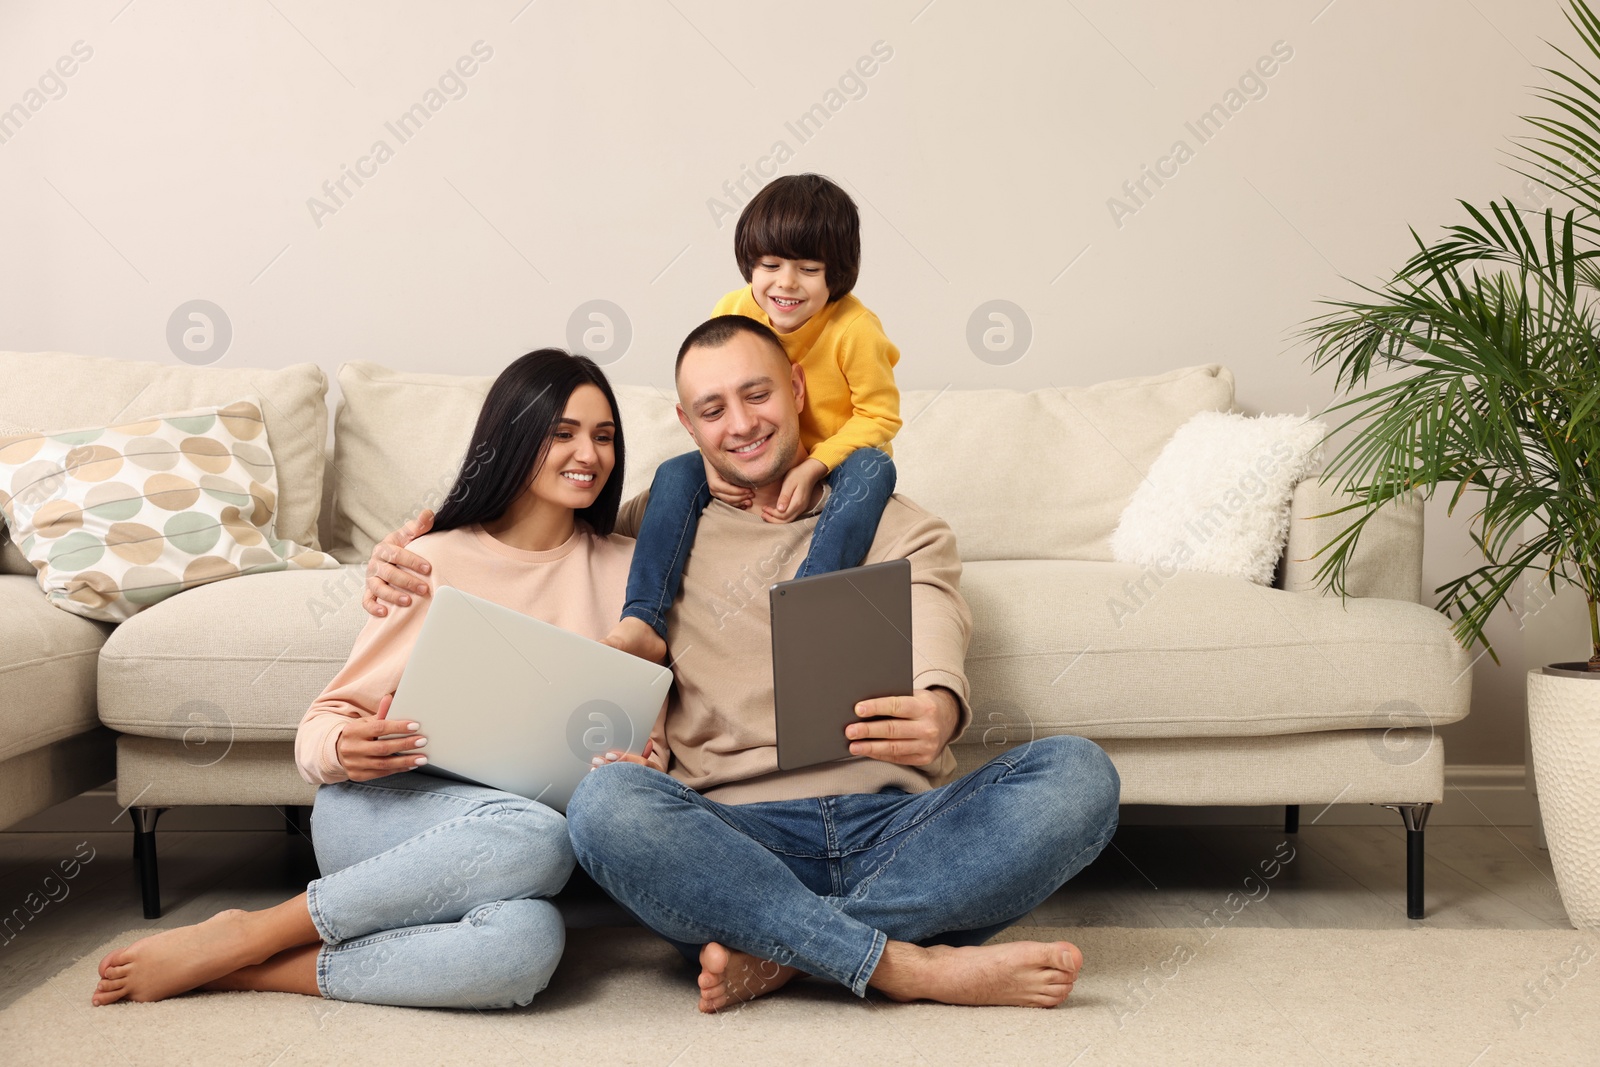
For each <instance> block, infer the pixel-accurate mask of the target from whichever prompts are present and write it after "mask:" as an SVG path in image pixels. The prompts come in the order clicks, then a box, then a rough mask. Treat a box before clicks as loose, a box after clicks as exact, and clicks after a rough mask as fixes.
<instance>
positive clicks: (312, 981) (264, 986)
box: [197, 945, 322, 997]
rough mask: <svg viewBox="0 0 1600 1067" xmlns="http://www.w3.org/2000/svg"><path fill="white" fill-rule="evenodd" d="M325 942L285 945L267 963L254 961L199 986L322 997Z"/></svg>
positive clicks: (218, 989)
mask: <svg viewBox="0 0 1600 1067" xmlns="http://www.w3.org/2000/svg"><path fill="white" fill-rule="evenodd" d="M321 951H322V946H321V945H298V946H296V947H295V948H290V949H285V950H284V951H282V952H280V953H278V954H277V955H276V956H273V957H272V958H271V959H269V960H267V961H266V962H265V963H257V964H252V965H250V966H247V967H240V968H239V969H238V970H237V971H231V972H229V973H228V974H225V975H223V976H222V977H221V978H216V979H213V980H212V981H209V982H206V983H205V984H203V985H201V986H198V987H197V988H199V989H201V990H203V991H205V992H208V993H210V992H237V991H240V990H252V991H255V992H258V993H302V994H304V995H305V996H308V997H319V996H321V995H322V990H321V989H319V988H318V987H317V954H318V953H319V952H321Z"/></svg>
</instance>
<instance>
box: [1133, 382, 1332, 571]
mask: <svg viewBox="0 0 1600 1067" xmlns="http://www.w3.org/2000/svg"><path fill="white" fill-rule="evenodd" d="M1327 432H1328V431H1327V427H1325V426H1324V425H1323V424H1322V423H1320V422H1314V421H1312V420H1311V419H1309V418H1307V417H1306V416H1304V415H1262V416H1259V417H1257V418H1250V417H1247V416H1245V415H1236V414H1226V413H1223V412H1215V411H1202V412H1200V413H1199V414H1198V415H1195V416H1194V417H1193V418H1191V419H1190V420H1189V421H1188V422H1186V423H1184V424H1183V425H1182V426H1180V427H1178V431H1177V433H1175V434H1173V435H1172V439H1171V440H1170V441H1168V442H1167V446H1166V447H1165V448H1164V449H1162V451H1161V455H1160V456H1158V457H1156V461H1155V463H1153V464H1152V465H1151V467H1150V472H1149V474H1148V475H1147V476H1146V477H1145V480H1144V481H1143V482H1141V483H1140V484H1139V488H1138V489H1137V490H1136V491H1135V492H1134V494H1133V499H1132V500H1130V501H1128V506H1127V507H1126V508H1124V509H1123V512H1122V520H1121V522H1119V523H1118V525H1117V529H1116V531H1115V532H1114V533H1113V534H1112V535H1111V557H1112V558H1113V559H1115V560H1116V561H1117V562H1119V563H1136V564H1140V565H1143V566H1156V567H1160V568H1162V569H1163V570H1168V571H1178V570H1190V571H1206V572H1208V573H1211V574H1228V575H1233V576H1235V577H1239V578H1247V579H1249V580H1250V581H1252V582H1256V583H1257V584H1259V585H1270V584H1271V583H1272V573H1273V570H1274V568H1276V566H1277V563H1278V557H1279V556H1280V555H1282V553H1283V546H1284V542H1285V541H1286V540H1287V539H1288V536H1289V498H1290V497H1291V496H1292V495H1293V493H1294V487H1295V484H1296V483H1297V482H1299V481H1301V480H1302V479H1304V478H1305V477H1306V476H1307V475H1308V474H1310V473H1311V471H1312V470H1314V469H1315V468H1316V465H1317V464H1318V463H1319V462H1320V461H1321V459H1322V441H1323V438H1324V437H1326V436H1327Z"/></svg>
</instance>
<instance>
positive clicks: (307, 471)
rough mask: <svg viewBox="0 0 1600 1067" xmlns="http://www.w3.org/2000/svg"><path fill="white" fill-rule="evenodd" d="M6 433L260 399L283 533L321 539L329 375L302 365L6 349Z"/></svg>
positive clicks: (2, 397)
mask: <svg viewBox="0 0 1600 1067" xmlns="http://www.w3.org/2000/svg"><path fill="white" fill-rule="evenodd" d="M0 382H4V383H5V388H3V389H0V431H24V430H32V431H46V432H48V431H53V430H64V429H68V428H70V427H76V426H106V425H110V424H111V423H114V422H117V421H119V420H124V421H125V420H126V419H129V418H142V417H144V416H147V415H154V414H157V413H159V412H163V411H181V410H183V409H185V408H197V407H206V406H208V405H211V406H214V405H220V404H228V403H232V402H233V401H235V400H237V399H239V398H240V397H241V396H257V397H260V398H261V401H262V411H263V413H264V415H265V416H266V420H267V435H268V436H269V437H270V438H271V440H272V458H273V460H274V461H275V462H276V464H277V469H278V492H279V501H278V536H279V537H281V538H283V539H284V540H287V541H293V542H295V543H296V544H300V545H304V546H305V547H307V548H320V547H321V546H320V544H319V543H318V541H317V509H318V507H319V506H320V505H321V500H322V464H323V452H324V445H325V444H326V442H327V433H328V407H327V402H326V395H327V391H328V380H327V378H326V377H325V376H324V375H323V373H322V370H321V368H319V367H317V366H316V365H314V364H311V363H299V364H295V365H294V366H290V367H284V368H282V369H280V370H260V369H256V368H249V367H240V368H231V369H230V368H222V367H189V366H166V365H163V364H159V363H139V362H135V361H133V360H126V359H102V358H99V357H95V356H75V355H71V354H68V353H65V352H0Z"/></svg>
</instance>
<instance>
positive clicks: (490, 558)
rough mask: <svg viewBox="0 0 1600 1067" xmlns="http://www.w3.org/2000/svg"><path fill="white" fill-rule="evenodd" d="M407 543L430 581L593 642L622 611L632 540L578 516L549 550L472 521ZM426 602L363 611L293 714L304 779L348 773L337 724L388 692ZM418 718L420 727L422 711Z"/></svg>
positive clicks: (365, 711)
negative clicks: (340, 658) (334, 669)
mask: <svg viewBox="0 0 1600 1067" xmlns="http://www.w3.org/2000/svg"><path fill="white" fill-rule="evenodd" d="M408 547H409V548H410V549H411V551H413V552H415V553H417V555H419V556H421V557H423V558H424V559H426V560H427V561H428V562H429V563H431V564H433V573H432V574H431V575H429V578H430V580H431V582H432V585H433V587H434V588H438V587H439V586H444V585H449V586H454V587H455V588H457V589H460V590H461V591H462V592H464V593H471V594H473V595H474V596H481V597H483V598H484V599H486V600H492V601H494V602H495V603H497V604H501V605H504V606H505V607H508V608H513V609H515V610H517V611H520V612H522V613H524V614H526V615H532V616H533V617H534V618H536V619H542V620H544V621H545V622H548V623H551V624H552V625H555V626H560V627H562V628H564V629H567V630H571V631H573V632H574V633H578V634H582V635H583V636H585V637H589V638H593V639H595V640H599V639H600V638H602V637H604V636H605V635H606V634H608V633H610V632H611V627H612V626H613V625H615V623H616V621H617V618H618V617H619V616H620V615H621V614H622V603H623V597H624V594H625V591H626V586H627V582H628V565H629V563H630V562H631V561H632V559H633V541H632V539H630V538H627V537H620V536H616V535H613V536H611V537H609V538H602V537H597V536H595V535H594V534H593V533H591V532H590V531H589V530H588V528H587V527H585V526H583V525H582V524H581V523H580V524H579V527H578V531H577V532H576V533H574V534H573V535H572V537H570V538H568V540H567V542H566V543H565V544H563V545H562V546H561V547H559V548H554V549H551V550H550V551H548V552H528V551H525V550H523V549H518V548H512V547H511V546H510V545H506V544H502V543H501V542H499V541H497V540H495V539H494V538H493V537H491V536H490V535H489V534H488V533H486V532H484V530H483V527H481V526H468V527H462V528H460V529H456V530H446V531H445V532H444V533H434V534H427V535H425V536H423V537H419V538H417V539H416V540H415V541H413V542H412V543H411V544H410V545H409V546H408ZM431 603H432V600H431V598H429V597H412V598H411V603H410V605H408V606H406V607H396V606H393V605H391V606H390V608H389V613H388V614H387V615H385V616H383V617H381V618H375V617H370V616H369V617H368V619H367V624H366V626H365V628H363V629H362V631H361V634H360V636H359V637H357V638H356V643H355V647H354V648H352V649H351V650H350V659H349V660H348V661H347V662H346V663H345V665H344V668H343V669H342V670H340V671H339V673H338V674H336V675H335V676H334V678H333V681H331V682H329V683H328V687H327V688H326V689H324V690H323V691H322V695H321V696H319V697H317V699H316V700H314V701H312V703H311V707H310V709H309V710H307V711H306V714H305V717H304V718H303V719H301V720H300V730H299V732H298V733H296V734H295V739H294V758H295V763H296V764H297V765H298V766H299V768H300V776H301V777H302V778H304V779H305V780H306V781H308V782H311V783H313V784H320V783H325V782H342V781H345V780H347V777H348V776H347V775H346V774H345V772H344V768H343V767H341V766H340V765H339V758H338V744H339V734H340V732H341V731H342V730H343V728H344V724H345V723H346V722H349V721H351V720H352V719H358V718H367V717H370V716H373V715H376V714H377V713H378V701H379V700H380V699H382V697H383V695H384V694H385V693H393V692H394V691H395V687H396V686H397V685H399V683H400V675H401V673H402V672H403V671H404V670H405V665H406V659H407V658H408V657H409V656H410V655H411V648H412V646H413V645H415V644H416V641H417V635H418V634H419V633H421V631H422V620H423V619H425V618H427V614H428V606H429V605H430V604H431ZM445 713H446V712H445V709H442V708H441V709H440V710H439V712H438V714H445ZM418 721H419V722H421V723H422V733H423V734H424V735H426V733H427V730H428V722H427V719H426V718H425V717H419V719H418Z"/></svg>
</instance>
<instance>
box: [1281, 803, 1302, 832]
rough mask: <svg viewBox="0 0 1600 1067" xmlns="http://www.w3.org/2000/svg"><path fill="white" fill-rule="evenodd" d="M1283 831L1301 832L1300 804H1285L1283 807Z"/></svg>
mask: <svg viewBox="0 0 1600 1067" xmlns="http://www.w3.org/2000/svg"><path fill="white" fill-rule="evenodd" d="M1283 832H1284V833H1286V834H1297V833H1299V832H1300V805H1298V804H1285V805H1284V807H1283Z"/></svg>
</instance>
